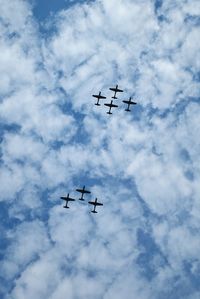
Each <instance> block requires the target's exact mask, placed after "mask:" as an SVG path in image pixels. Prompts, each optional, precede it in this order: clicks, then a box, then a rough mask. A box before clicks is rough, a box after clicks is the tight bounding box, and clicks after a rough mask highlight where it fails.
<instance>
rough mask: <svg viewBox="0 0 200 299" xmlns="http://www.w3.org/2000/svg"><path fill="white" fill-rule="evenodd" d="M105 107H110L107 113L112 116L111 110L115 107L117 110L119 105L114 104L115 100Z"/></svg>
mask: <svg viewBox="0 0 200 299" xmlns="http://www.w3.org/2000/svg"><path fill="white" fill-rule="evenodd" d="M104 105H105V106H108V107H109V111H108V112H107V114H112V112H111V109H112V108H113V107H115V108H116V107H118V106H117V105H115V104H113V100H111V102H110V103H106V104H104Z"/></svg>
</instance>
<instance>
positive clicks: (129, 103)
mask: <svg viewBox="0 0 200 299" xmlns="http://www.w3.org/2000/svg"><path fill="white" fill-rule="evenodd" d="M131 100H132V98H131V97H130V98H129V100H128V101H126V100H124V101H122V102H124V103H125V104H127V105H128V107H127V108H126V109H125V111H131V110H130V105H136V104H137V103H136V102H133V101H131Z"/></svg>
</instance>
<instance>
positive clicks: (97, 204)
mask: <svg viewBox="0 0 200 299" xmlns="http://www.w3.org/2000/svg"><path fill="white" fill-rule="evenodd" d="M88 203H89V204H91V205H93V206H94V209H93V210H92V211H91V212H92V213H97V211H96V206H103V204H102V203H100V202H98V201H97V198H96V199H95V201H89V202H88Z"/></svg>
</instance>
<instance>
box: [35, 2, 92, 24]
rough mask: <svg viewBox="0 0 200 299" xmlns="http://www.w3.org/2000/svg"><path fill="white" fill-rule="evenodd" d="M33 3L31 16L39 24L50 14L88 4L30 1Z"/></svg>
mask: <svg viewBox="0 0 200 299" xmlns="http://www.w3.org/2000/svg"><path fill="white" fill-rule="evenodd" d="M31 2H32V3H33V14H34V16H35V17H36V19H38V20H39V21H40V22H41V21H42V22H43V21H45V20H46V19H47V18H48V17H50V16H51V15H52V14H55V13H57V12H58V11H60V10H62V9H67V8H69V7H70V6H72V5H75V4H77V3H84V2H88V1H86V0H31Z"/></svg>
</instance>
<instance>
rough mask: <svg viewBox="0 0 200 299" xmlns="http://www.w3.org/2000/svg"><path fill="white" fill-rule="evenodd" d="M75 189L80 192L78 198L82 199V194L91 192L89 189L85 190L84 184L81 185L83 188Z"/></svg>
mask: <svg viewBox="0 0 200 299" xmlns="http://www.w3.org/2000/svg"><path fill="white" fill-rule="evenodd" d="M76 191H78V192H80V193H82V195H81V198H79V200H84V198H83V195H84V194H85V193H87V194H89V193H91V192H90V191H88V190H85V186H83V189H76Z"/></svg>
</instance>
